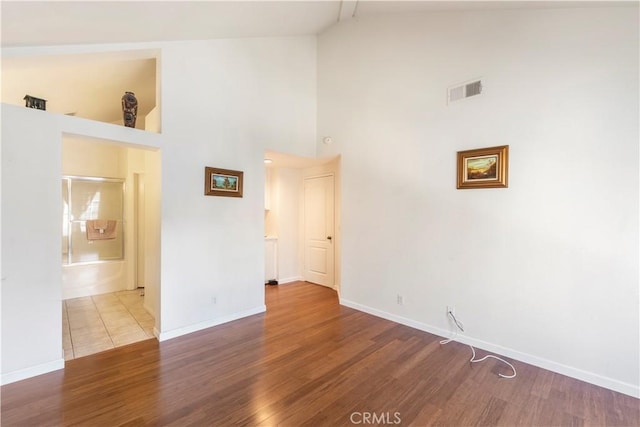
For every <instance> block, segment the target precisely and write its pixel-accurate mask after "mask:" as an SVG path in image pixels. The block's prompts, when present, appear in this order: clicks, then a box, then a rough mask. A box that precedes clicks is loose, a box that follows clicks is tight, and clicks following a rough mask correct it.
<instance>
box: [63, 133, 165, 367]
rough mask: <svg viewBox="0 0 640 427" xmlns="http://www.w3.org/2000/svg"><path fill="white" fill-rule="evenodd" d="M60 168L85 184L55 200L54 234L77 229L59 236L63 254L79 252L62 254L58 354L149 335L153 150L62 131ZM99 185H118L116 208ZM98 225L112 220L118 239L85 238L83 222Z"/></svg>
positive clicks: (154, 250)
mask: <svg viewBox="0 0 640 427" xmlns="http://www.w3.org/2000/svg"><path fill="white" fill-rule="evenodd" d="M62 171H63V174H64V175H65V177H66V179H67V180H69V179H70V177H75V178H76V179H78V177H81V178H80V182H82V183H85V182H87V183H91V184H92V185H93V187H91V186H88V184H87V185H84V187H87V190H86V191H85V193H86V194H85V193H79V194H77V195H75V196H73V195H71V194H67V195H66V197H63V200H64V203H63V212H66V216H65V214H64V213H63V218H66V222H67V224H65V223H64V221H63V227H62V233H63V234H64V233H67V234H69V233H70V231H69V230H71V231H77V233H76V234H74V235H73V236H68V237H67V238H65V239H63V246H62V250H63V254H64V253H65V250H66V251H68V252H69V253H71V249H72V248H75V249H83V248H85V249H87V250H85V251H84V252H83V258H78V256H76V257H75V258H73V257H72V256H70V255H68V256H67V259H70V260H72V261H73V262H67V263H66V264H64V265H63V279H62V285H63V289H62V297H63V301H62V319H63V328H62V329H63V347H64V353H65V359H66V360H69V359H73V358H77V357H81V356H85V355H89V354H94V353H97V352H100V351H104V350H108V349H111V348H114V347H118V346H122V345H126V344H130V343H133V342H136V341H141V340H145V339H150V338H154V337H155V330H156V329H157V321H156V313H157V312H158V308H159V306H160V301H159V289H155V287H154V286H153V285H154V283H158V281H157V278H158V277H159V265H160V264H159V258H157V257H158V256H159V246H158V245H159V233H160V229H159V226H158V225H159V224H160V209H159V206H158V203H157V201H159V198H158V195H159V194H160V184H159V182H160V179H159V175H160V173H161V168H160V155H159V152H156V151H149V150H145V149H141V148H133V147H124V146H122V145H121V144H118V143H115V142H114V143H111V142H104V141H103V140H100V141H97V140H95V139H92V138H89V137H86V138H85V137H79V136H67V135H63V150H62ZM104 182H106V183H112V182H117V183H118V184H119V185H120V187H119V188H120V195H119V197H118V200H119V202H118V204H117V209H115V208H114V207H113V203H112V202H108V200H111V199H113V198H111V199H109V198H107V196H108V195H109V194H110V193H109V192H108V191H107V189H105V188H102V187H104V185H106V184H102V187H100V186H97V184H96V183H104ZM112 185H115V184H112ZM84 187H82V188H84ZM94 187H95V188H94ZM63 188H65V187H64V186H63ZM64 194H65V193H64V191H63V196H64ZM116 210H117V211H118V212H119V214H120V216H116V215H114V213H113V212H115V211H116ZM99 222H107V223H109V226H111V223H113V225H114V229H115V233H114V235H115V236H116V237H117V238H118V240H109V239H110V237H108V236H106V235H101V236H98V237H95V236H92V235H91V234H92V233H89V232H88V230H89V227H90V225H89V224H90V223H91V226H93V225H94V224H96V223H99ZM85 229H86V230H85ZM65 242H71V243H68V244H67V245H66V246H65ZM113 242H116V243H118V245H117V249H119V251H118V252H117V253H116V254H115V255H113V253H112V252H113V251H110V252H109V251H106V249H109V248H110V247H111V246H113ZM110 245H111V246H110ZM116 255H117V256H116Z"/></svg>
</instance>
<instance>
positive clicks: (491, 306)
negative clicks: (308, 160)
mask: <svg viewBox="0 0 640 427" xmlns="http://www.w3.org/2000/svg"><path fill="white" fill-rule="evenodd" d="M318 51H319V53H318V80H319V82H318V94H319V99H318V135H331V136H332V137H333V140H334V144H333V145H331V146H324V145H322V144H318V152H319V154H321V155H331V154H342V171H343V177H342V182H343V186H342V191H343V197H342V212H343V216H342V222H343V245H342V248H343V259H342V265H343V269H342V274H343V278H342V294H341V297H342V302H343V303H344V304H347V305H352V306H355V307H358V308H361V309H365V310H368V311H370V312H374V313H376V314H379V315H382V316H386V317H389V318H393V319H395V320H400V321H402V322H404V323H407V324H410V325H413V326H417V327H421V328H423V329H426V330H430V331H433V332H436V333H438V334H443V335H445V334H448V333H449V331H450V330H451V325H450V324H449V323H448V321H447V318H446V315H445V308H446V306H447V305H453V306H455V308H456V311H457V314H458V316H459V317H460V319H461V320H462V321H463V322H464V323H465V326H466V329H465V335H464V336H463V337H461V339H462V340H466V341H467V342H473V343H475V344H476V345H478V346H479V347H484V348H487V349H489V350H493V351H498V352H501V353H502V354H506V355H509V356H511V357H514V358H516V359H520V360H524V361H527V362H529V363H533V364H536V365H538V366H543V367H546V368H549V369H552V370H555V371H559V372H563V373H565V374H568V375H571V376H574V377H577V378H581V379H584V380H587V381H590V382H593V383H596V384H600V385H603V386H605V387H609V388H613V389H615V390H619V391H622V392H625V393H628V394H632V395H636V396H638V395H640V391H639V390H640V389H639V378H640V372H639V367H638V360H639V358H640V350H639V343H638V340H639V336H640V331H639V329H638V328H639V313H638V312H639V308H638V201H639V200H638V195H639V194H638V190H639V186H638V136H639V135H638V9H637V5H635V7H625V8H601V9H600V8H590V9H566V10H563V9H557V10H530V11H526V10H522V11H485V12H468V13H463V12H456V13H434V14H414V15H411V16H408V15H397V16H392V17H380V18H375V19H374V18H369V17H361V18H359V19H358V20H357V21H350V22H343V23H341V24H340V25H338V26H335V27H333V28H332V29H330V30H329V31H327V32H326V33H324V34H323V35H321V37H320V38H319V41H318ZM475 77H482V78H483V82H484V92H483V94H482V95H481V96H479V97H476V98H475V99H473V98H472V99H469V100H466V101H462V102H459V103H457V104H453V105H451V106H447V105H446V88H447V87H448V86H450V85H452V84H454V83H458V82H462V81H465V80H468V79H472V78H475ZM503 144H508V145H510V156H511V160H510V176H509V188H508V189H481V190H456V189H455V185H456V184H455V183H456V151H459V150H465V149H471V148H479V147H487V146H494V145H503ZM397 294H401V295H403V296H404V301H405V304H404V305H397V303H396V296H397Z"/></svg>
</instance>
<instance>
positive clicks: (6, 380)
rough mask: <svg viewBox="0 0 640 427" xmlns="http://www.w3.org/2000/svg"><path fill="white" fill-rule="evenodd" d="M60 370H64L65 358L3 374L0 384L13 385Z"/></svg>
mask: <svg viewBox="0 0 640 427" xmlns="http://www.w3.org/2000/svg"><path fill="white" fill-rule="evenodd" d="M59 369H64V358H60V359H58V360H54V361H53V362H47V363H42V364H40V365H36V366H31V367H29V368H24V369H20V370H17V371H13V372H9V373H7V374H2V380H1V381H0V383H1V384H2V385H6V384H11V383H14V382H16V381H21V380H26V379H27V378H31V377H35V376H38V375H42V374H47V373H49V372H53V371H57V370H59Z"/></svg>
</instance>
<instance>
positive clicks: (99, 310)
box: [62, 290, 155, 360]
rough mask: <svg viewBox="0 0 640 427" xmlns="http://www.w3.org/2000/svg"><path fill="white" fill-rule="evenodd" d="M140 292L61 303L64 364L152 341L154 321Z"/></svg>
mask: <svg viewBox="0 0 640 427" xmlns="http://www.w3.org/2000/svg"><path fill="white" fill-rule="evenodd" d="M143 302H144V297H143V296H141V295H140V290H133V291H119V292H115V293H111V294H102V295H94V296H90V297H83V298H73V299H68V300H64V301H62V331H63V333H62V342H63V346H64V358H65V360H70V359H75V358H78V357H82V356H87V355H89V354H93V353H98V352H101V351H105V350H109V349H111V348H114V347H120V346H123V345H127V344H131V343H134V342H137V341H142V340H146V339H149V338H153V337H154V335H153V327H154V324H155V320H154V319H153V317H152V316H151V315H150V314H149V313H148V312H147V311H146V310H145V309H144V307H143V305H142V304H143Z"/></svg>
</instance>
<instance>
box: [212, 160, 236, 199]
mask: <svg viewBox="0 0 640 427" xmlns="http://www.w3.org/2000/svg"><path fill="white" fill-rule="evenodd" d="M243 176H244V172H241V171H234V170H231V169H220V168H212V167H209V166H205V168H204V195H205V196H222V197H242V180H243Z"/></svg>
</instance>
